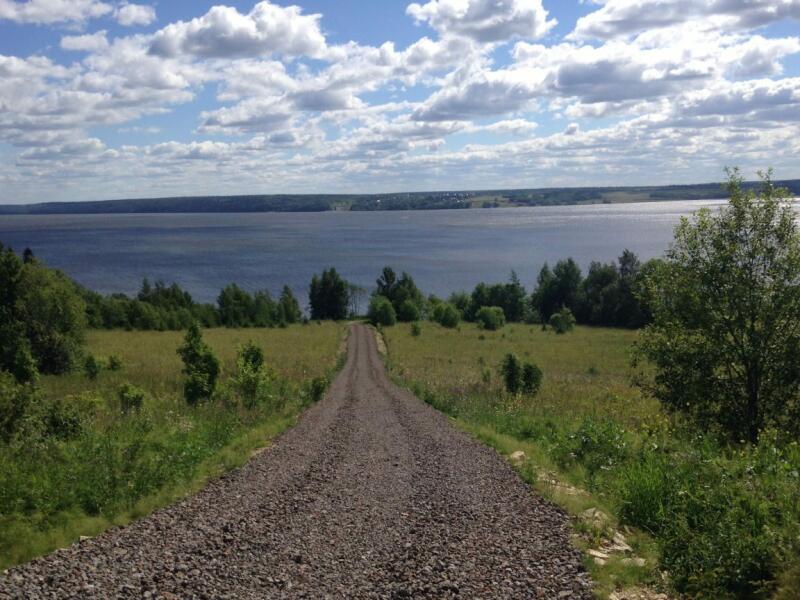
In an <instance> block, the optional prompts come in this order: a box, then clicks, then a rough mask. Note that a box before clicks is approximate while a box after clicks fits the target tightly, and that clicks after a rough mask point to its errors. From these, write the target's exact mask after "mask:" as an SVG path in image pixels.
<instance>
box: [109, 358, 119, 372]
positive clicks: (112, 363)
mask: <svg viewBox="0 0 800 600" xmlns="http://www.w3.org/2000/svg"><path fill="white" fill-rule="evenodd" d="M108 370H109V371H120V370H122V359H121V358H120V357H119V356H117V355H116V354H112V355H111V356H109V357H108Z"/></svg>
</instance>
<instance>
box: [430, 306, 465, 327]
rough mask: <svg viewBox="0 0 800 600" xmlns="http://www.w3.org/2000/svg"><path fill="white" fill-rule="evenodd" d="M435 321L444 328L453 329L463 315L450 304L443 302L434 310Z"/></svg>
mask: <svg viewBox="0 0 800 600" xmlns="http://www.w3.org/2000/svg"><path fill="white" fill-rule="evenodd" d="M433 320H434V321H436V322H437V323H439V325H441V326H442V327H447V328H448V329H453V328H454V327H457V326H458V322H459V321H460V320H461V313H460V312H459V311H458V309H457V308H456V307H455V306H454V305H452V304H450V303H449V302H441V303H439V304H437V305H436V308H434V309H433Z"/></svg>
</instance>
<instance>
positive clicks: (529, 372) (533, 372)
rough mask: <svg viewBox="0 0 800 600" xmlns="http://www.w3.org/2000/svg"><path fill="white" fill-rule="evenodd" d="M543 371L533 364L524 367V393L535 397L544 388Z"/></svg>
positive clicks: (526, 364)
mask: <svg viewBox="0 0 800 600" xmlns="http://www.w3.org/2000/svg"><path fill="white" fill-rule="evenodd" d="M542 377H543V375H542V370H541V369H540V368H539V367H538V366H536V365H535V364H533V363H525V364H524V365H523V367H522V392H523V393H524V394H526V395H528V396H535V395H536V394H538V393H539V388H540V387H541V386H542Z"/></svg>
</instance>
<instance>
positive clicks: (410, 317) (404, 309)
mask: <svg viewBox="0 0 800 600" xmlns="http://www.w3.org/2000/svg"><path fill="white" fill-rule="evenodd" d="M419 317H420V312H419V306H417V305H416V304H415V303H414V302H413V301H411V300H406V301H404V302H403V303H402V304H401V305H400V308H398V309H397V319H398V321H402V322H404V323H410V322H412V321H418V320H419Z"/></svg>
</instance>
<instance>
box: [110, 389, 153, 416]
mask: <svg viewBox="0 0 800 600" xmlns="http://www.w3.org/2000/svg"><path fill="white" fill-rule="evenodd" d="M117 396H118V398H119V405H120V409H121V410H122V412H123V413H125V414H129V413H131V412H133V411H137V412H138V411H139V410H141V408H142V406H143V405H144V400H145V397H146V396H147V394H146V393H145V391H144V390H143V389H141V388H138V387H136V386H135V385H131V384H130V383H125V384H123V385H122V386H121V387H120V388H119V391H118V392H117Z"/></svg>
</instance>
